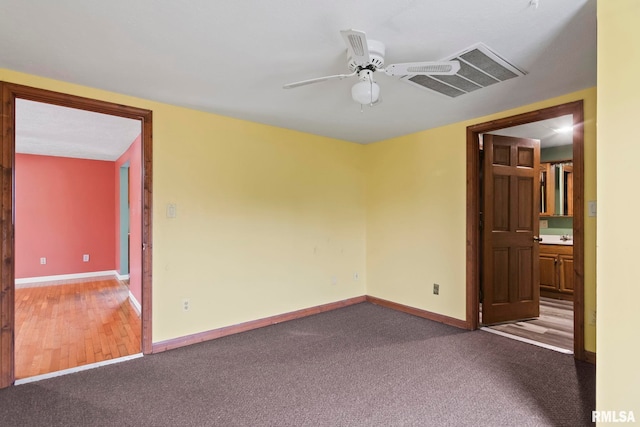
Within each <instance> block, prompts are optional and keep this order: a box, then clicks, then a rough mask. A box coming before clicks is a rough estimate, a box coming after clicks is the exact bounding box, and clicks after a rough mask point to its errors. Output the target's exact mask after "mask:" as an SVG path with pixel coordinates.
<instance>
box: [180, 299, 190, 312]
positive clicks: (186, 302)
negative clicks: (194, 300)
mask: <svg viewBox="0 0 640 427" xmlns="http://www.w3.org/2000/svg"><path fill="white" fill-rule="evenodd" d="M189 308H191V307H190V305H189V299H188V298H185V299H183V300H182V311H189Z"/></svg>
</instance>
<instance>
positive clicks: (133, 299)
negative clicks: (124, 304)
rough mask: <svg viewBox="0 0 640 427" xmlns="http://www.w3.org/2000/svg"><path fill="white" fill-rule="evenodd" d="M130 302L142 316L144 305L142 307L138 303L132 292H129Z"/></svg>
mask: <svg viewBox="0 0 640 427" xmlns="http://www.w3.org/2000/svg"><path fill="white" fill-rule="evenodd" d="M129 301H131V305H133V308H135V309H136V311H137V312H138V316H141V315H142V305H140V303H139V302H138V300H137V299H136V297H135V296H134V295H133V294H132V293H131V291H129Z"/></svg>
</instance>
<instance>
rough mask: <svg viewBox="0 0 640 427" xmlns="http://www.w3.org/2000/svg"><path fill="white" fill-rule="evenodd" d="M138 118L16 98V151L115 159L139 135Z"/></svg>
mask: <svg viewBox="0 0 640 427" xmlns="http://www.w3.org/2000/svg"><path fill="white" fill-rule="evenodd" d="M141 129H142V125H141V123H140V121H139V120H133V119H127V118H124V117H117V116H111V115H107V114H101V113H94V112H91V111H84V110H78V109H76V108H66V107H59V106H56V105H51V104H44V103H41V102H34V101H28V100H24V99H16V152H17V153H23V154H41V155H44V154H46V155H49V156H59V157H75V158H82V159H93V160H109V161H115V160H117V159H118V158H119V157H120V156H121V155H122V154H123V153H124V152H125V151H126V150H127V148H129V146H130V145H131V143H132V142H133V141H134V140H135V139H136V138H137V137H138V135H140V132H141Z"/></svg>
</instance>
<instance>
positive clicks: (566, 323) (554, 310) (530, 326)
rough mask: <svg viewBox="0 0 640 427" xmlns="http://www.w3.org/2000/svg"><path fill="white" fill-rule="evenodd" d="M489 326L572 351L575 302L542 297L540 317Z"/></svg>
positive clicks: (492, 328)
mask: <svg viewBox="0 0 640 427" xmlns="http://www.w3.org/2000/svg"><path fill="white" fill-rule="evenodd" d="M487 328H488V329H491V330H493V331H500V332H503V333H505V334H508V335H512V336H516V337H520V338H525V339H529V340H532V341H535V342H538V343H542V344H545V345H547V346H552V347H556V348H559V349H562V350H564V351H565V352H568V353H572V352H573V302H572V301H563V300H559V299H552V298H545V297H540V317H538V318H537V319H531V320H525V321H520V322H510V323H502V324H498V325H491V326H488V327H487ZM489 332H491V331H489Z"/></svg>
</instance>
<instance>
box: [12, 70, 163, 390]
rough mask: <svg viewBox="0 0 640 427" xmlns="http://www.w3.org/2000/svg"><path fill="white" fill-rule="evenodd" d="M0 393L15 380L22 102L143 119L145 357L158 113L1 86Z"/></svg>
mask: <svg viewBox="0 0 640 427" xmlns="http://www.w3.org/2000/svg"><path fill="white" fill-rule="evenodd" d="M0 92H1V95H0V96H1V97H2V103H1V104H0V117H1V125H0V126H1V132H0V150H1V151H0V168H1V171H0V187H1V188H2V196H1V198H0V233H1V234H2V242H1V243H0V260H1V262H0V280H1V288H0V327H1V329H0V388H4V387H8V386H10V385H11V384H13V382H14V380H15V370H14V365H15V358H14V357H15V347H14V344H15V343H14V332H15V300H14V298H15V259H14V251H15V236H14V194H13V192H14V175H15V171H14V167H13V166H14V159H15V137H16V135H15V111H16V109H15V101H16V98H19V99H26V100H30V101H36V102H43V103H47V104H54V105H59V106H62V107H69V108H77V109H81V110H86V111H93V112H96V113H103V114H109V115H112V116H119V117H126V118H130V119H134V120H140V121H141V124H142V138H141V139H142V168H141V169H142V248H140V250H141V251H142V352H143V353H144V354H150V353H151V352H152V335H151V288H152V286H151V277H152V276H151V261H152V235H151V226H152V216H151V214H152V212H151V207H152V203H151V202H152V198H151V196H152V178H153V176H152V128H153V126H152V112H151V110H145V109H141V108H136V107H129V106H125V105H120V104H115V103H111V102H106V101H99V100H95V99H90V98H84V97H80V96H75V95H69V94H64V93H60V92H53V91H49V90H45V89H39V88H34V87H29V86H23V85H18V84H15V83H8V82H2V81H0Z"/></svg>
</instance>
